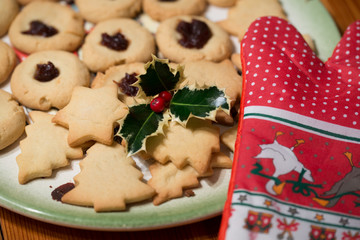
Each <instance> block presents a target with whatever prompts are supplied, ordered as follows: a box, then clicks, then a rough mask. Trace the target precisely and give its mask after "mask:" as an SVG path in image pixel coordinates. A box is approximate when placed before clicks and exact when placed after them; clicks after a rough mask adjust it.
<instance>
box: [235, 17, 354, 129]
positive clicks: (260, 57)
mask: <svg viewBox="0 0 360 240" xmlns="http://www.w3.org/2000/svg"><path fill="white" fill-rule="evenodd" d="M241 47H242V51H241V52H242V59H243V61H244V66H243V67H244V69H243V70H244V73H245V84H246V92H245V99H246V100H245V107H246V106H254V105H257V106H271V107H276V108H280V109H284V110H288V111H292V112H296V113H299V114H302V115H305V116H309V117H312V118H316V119H319V120H323V121H327V122H331V123H335V124H340V125H343V126H347V127H353V128H358V129H359V128H360V118H359V112H360V21H357V22H355V23H353V24H352V25H350V26H349V27H348V29H347V31H346V32H345V33H344V36H343V38H342V39H341V41H340V42H339V43H338V44H337V46H336V48H335V50H334V52H333V55H332V57H331V58H329V59H328V61H327V62H325V63H323V62H322V61H321V60H320V59H319V58H318V57H317V56H316V54H315V53H314V52H313V51H312V50H311V49H310V47H309V46H308V45H307V43H306V42H305V40H304V39H303V38H302V36H301V34H300V33H299V32H298V31H297V30H296V29H295V28H294V27H293V26H292V25H291V24H290V23H288V22H287V21H285V20H282V19H279V18H276V17H263V18H259V19H257V20H256V21H255V22H254V23H253V24H252V25H251V26H250V28H249V29H248V31H247V33H246V35H245V36H244V38H243V40H242V42H241Z"/></svg>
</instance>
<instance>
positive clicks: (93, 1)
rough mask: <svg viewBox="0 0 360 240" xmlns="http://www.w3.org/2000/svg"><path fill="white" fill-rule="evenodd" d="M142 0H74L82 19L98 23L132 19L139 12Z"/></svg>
mask: <svg viewBox="0 0 360 240" xmlns="http://www.w3.org/2000/svg"><path fill="white" fill-rule="evenodd" d="M141 2H142V0H117V1H109V0H75V4H76V6H77V7H78V8H79V12H80V14H81V16H83V18H84V19H86V20H87V21H89V22H93V23H98V22H101V21H104V20H108V19H112V18H133V17H135V16H136V15H137V14H138V13H139V12H140V11H141Z"/></svg>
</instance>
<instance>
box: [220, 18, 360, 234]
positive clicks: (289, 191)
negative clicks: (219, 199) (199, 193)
mask: <svg viewBox="0 0 360 240" xmlns="http://www.w3.org/2000/svg"><path fill="white" fill-rule="evenodd" d="M241 48H242V52H241V57H242V64H243V79H244V84H243V86H244V90H243V91H244V92H243V96H242V117H241V120H240V123H239V130H238V138H237V141H236V146H235V147H236V148H235V153H234V165H233V170H232V176H231V181H230V187H229V193H228V199H227V201H226V204H225V208H224V212H223V219H222V224H221V229H220V234H219V238H220V239H242V240H246V239H261V240H263V239H289V240H293V239H295V240H296V239H300V240H302V239H344V240H345V239H356V240H360V118H359V112H360V21H357V22H355V23H353V24H352V25H351V26H349V28H348V29H347V31H346V32H345V33H344V36H343V37H342V39H341V41H340V42H339V43H338V45H337V46H336V48H335V49H334V52H333V55H332V56H331V57H330V58H329V59H328V60H327V61H326V62H325V63H324V62H322V61H321V60H320V59H319V58H318V57H317V56H316V53H314V52H313V51H312V50H311V49H310V47H309V46H308V44H307V43H306V42H305V40H304V39H303V38H302V36H301V34H300V33H299V32H298V31H297V30H296V29H295V28H294V27H293V26H292V25H291V24H290V23H288V22H287V21H285V20H282V19H279V18H276V17H263V18H259V19H257V20H256V21H255V22H254V23H253V24H252V25H251V26H250V27H249V29H248V31H247V33H246V35H245V36H244V38H243V40H242V42H241Z"/></svg>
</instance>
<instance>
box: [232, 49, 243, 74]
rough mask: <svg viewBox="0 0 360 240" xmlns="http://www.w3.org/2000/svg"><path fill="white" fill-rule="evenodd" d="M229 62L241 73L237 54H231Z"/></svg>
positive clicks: (239, 58)
mask: <svg viewBox="0 0 360 240" xmlns="http://www.w3.org/2000/svg"><path fill="white" fill-rule="evenodd" d="M231 61H232V63H233V64H234V65H235V67H236V68H237V69H238V70H240V71H242V65H241V57H240V54H239V53H233V54H231Z"/></svg>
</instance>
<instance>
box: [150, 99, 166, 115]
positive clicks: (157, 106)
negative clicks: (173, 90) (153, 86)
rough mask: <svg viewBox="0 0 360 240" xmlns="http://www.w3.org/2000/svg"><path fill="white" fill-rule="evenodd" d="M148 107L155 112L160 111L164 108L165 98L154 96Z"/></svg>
mask: <svg viewBox="0 0 360 240" xmlns="http://www.w3.org/2000/svg"><path fill="white" fill-rule="evenodd" d="M150 108H151V110H153V111H154V112H156V113H159V112H162V111H163V110H164V108H165V100H164V99H163V98H161V97H156V98H154V99H153V100H151V102H150Z"/></svg>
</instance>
